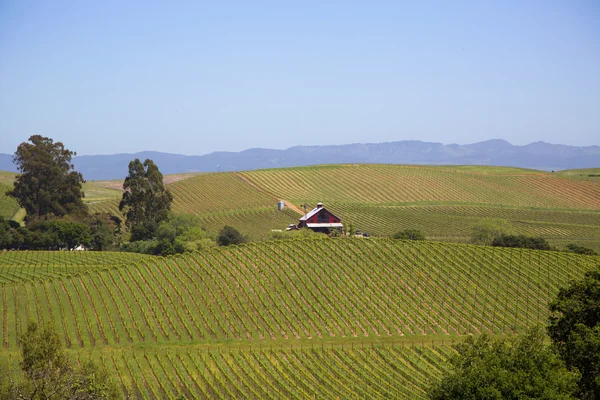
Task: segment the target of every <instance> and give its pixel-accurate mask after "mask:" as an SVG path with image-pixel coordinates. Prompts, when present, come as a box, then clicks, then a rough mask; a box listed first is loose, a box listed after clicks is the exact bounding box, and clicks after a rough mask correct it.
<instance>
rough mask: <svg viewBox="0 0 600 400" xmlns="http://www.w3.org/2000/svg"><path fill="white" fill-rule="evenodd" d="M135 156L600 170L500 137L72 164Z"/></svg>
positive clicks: (599, 155)
mask: <svg viewBox="0 0 600 400" xmlns="http://www.w3.org/2000/svg"><path fill="white" fill-rule="evenodd" d="M73 150H76V149H73ZM134 158H139V159H141V160H144V159H146V158H151V159H152V160H154V162H155V163H156V164H157V165H158V166H159V168H160V170H161V172H162V173H163V174H175V173H184V172H215V171H239V170H252V169H261V168H279V167H295V166H304V165H313V164H338V163H374V164H377V163H382V164H383V163H385V164H434V165H496V166H512V167H521V168H532V169H540V170H547V171H551V170H555V171H557V170H563V169H573V168H594V167H600V146H585V147H576V146H566V145H558V144H549V143H545V142H535V143H531V144H528V145H525V146H515V145H512V144H510V143H509V142H507V141H505V140H500V139H493V140H487V141H484V142H478V143H473V144H467V145H459V144H448V145H446V144H442V143H432V142H422V141H417V140H408V141H398V142H389V143H365V144H360V143H355V144H347V145H334V146H295V147H290V148H288V149H285V150H273V149H248V150H244V151H241V152H214V153H210V154H206V155H202V156H185V155H180V154H169V153H161V152H154V151H144V152H140V153H135V154H114V155H95V156H78V157H74V158H73V163H74V164H75V168H76V169H77V170H78V171H79V172H81V173H82V174H83V176H84V178H85V179H86V180H104V179H123V178H124V177H125V176H126V175H127V165H128V163H129V161H131V160H133V159H134ZM0 170H4V171H16V168H15V165H14V164H13V162H12V155H11V154H0Z"/></svg>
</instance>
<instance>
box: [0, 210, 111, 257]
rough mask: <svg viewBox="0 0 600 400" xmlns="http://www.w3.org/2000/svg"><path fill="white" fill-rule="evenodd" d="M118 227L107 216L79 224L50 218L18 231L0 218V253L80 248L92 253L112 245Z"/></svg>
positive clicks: (10, 222) (97, 215)
mask: <svg viewBox="0 0 600 400" xmlns="http://www.w3.org/2000/svg"><path fill="white" fill-rule="evenodd" d="M118 230H119V224H118V223H117V222H115V221H114V220H113V219H111V217H110V216H109V215H107V214H95V215H93V216H90V217H88V218H86V219H85V220H83V222H79V221H73V220H69V219H65V218H62V219H57V218H52V219H48V220H44V221H34V222H31V223H30V224H29V225H28V226H27V227H22V226H20V225H19V224H18V223H16V222H15V221H6V220H4V219H3V218H2V217H0V249H32V250H56V249H65V248H66V249H73V248H74V247H76V246H78V245H80V244H83V245H85V246H86V247H92V248H93V249H95V250H106V249H107V248H109V247H111V246H113V245H114V240H115V232H117V231H118Z"/></svg>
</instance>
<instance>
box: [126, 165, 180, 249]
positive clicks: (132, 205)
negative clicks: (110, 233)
mask: <svg viewBox="0 0 600 400" xmlns="http://www.w3.org/2000/svg"><path fill="white" fill-rule="evenodd" d="M172 201H173V196H172V195H171V193H170V192H169V191H168V190H166V189H165V188H164V185H163V176H162V174H161V173H160V171H159V170H158V167H157V166H156V165H155V164H154V162H153V161H152V160H150V159H146V160H145V161H144V163H143V164H142V162H141V161H140V160H139V159H137V158H136V159H135V160H134V161H131V162H130V163H129V175H128V176H127V177H126V178H125V182H123V197H122V199H121V202H120V203H119V211H121V212H124V215H125V219H126V224H127V227H128V228H129V229H130V230H131V240H132V241H136V240H144V239H152V238H153V237H154V236H155V234H156V229H157V228H158V224H159V223H160V222H162V221H164V220H166V219H167V216H168V212H169V210H170V209H171V202H172Z"/></svg>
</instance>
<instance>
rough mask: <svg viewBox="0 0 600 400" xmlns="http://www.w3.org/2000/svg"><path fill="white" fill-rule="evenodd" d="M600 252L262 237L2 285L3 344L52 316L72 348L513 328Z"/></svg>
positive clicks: (538, 316) (534, 316)
mask: <svg viewBox="0 0 600 400" xmlns="http://www.w3.org/2000/svg"><path fill="white" fill-rule="evenodd" d="M599 262H600V258H599V257H591V256H579V255H575V254H569V253H560V252H550V251H531V250H522V249H503V248H493V247H486V246H469V245H453V244H444V243H434V242H423V243H416V242H403V241H394V240H382V239H377V240H374V239H371V240H360V239H338V240H333V239H324V240H306V241H285V242H263V243H258V244H251V245H246V246H239V247H234V248H219V249H216V250H213V251H209V252H204V253H200V252H197V253H191V254H186V255H183V256H176V257H169V258H147V259H142V260H140V261H138V262H137V263H136V264H130V265H127V266H123V267H119V268H111V269H105V270H102V271H95V272H89V273H83V274H79V275H73V276H71V277H64V276H61V277H58V278H54V279H46V280H43V281H35V282H32V281H26V282H20V283H13V284H5V285H3V286H2V287H0V290H1V291H2V293H0V310H2V312H1V313H0V315H1V321H2V323H1V326H3V331H2V343H3V344H4V346H5V347H14V346H16V345H17V337H18V333H19V332H20V331H21V330H22V329H23V327H24V326H26V323H27V320H29V319H33V320H37V321H40V322H41V321H52V323H54V324H55V326H57V329H58V331H59V333H60V335H61V336H62V337H63V339H64V341H65V343H67V345H68V346H70V347H76V348H78V347H86V346H89V345H94V344H99V345H101V344H116V343H132V342H139V341H146V342H161V343H162V342H182V341H190V340H192V341H196V340H214V339H227V340H232V339H233V340H236V341H244V342H245V341H253V340H259V341H262V340H265V341H268V340H279V339H283V340H286V339H294V338H296V339H300V338H303V339H304V338H312V337H325V338H334V337H335V338H340V337H387V336H394V335H423V334H445V333H448V334H468V333H479V332H494V333H501V332H504V333H512V332H515V331H517V332H519V331H521V330H522V329H524V328H525V327H528V326H530V325H532V324H535V323H537V322H539V321H543V320H545V318H546V317H547V304H548V301H549V300H550V299H551V298H552V297H553V296H554V295H555V294H556V292H557V291H558V289H559V288H560V287H561V286H564V285H565V284H566V283H567V282H568V281H569V280H570V279H574V278H578V277H581V276H582V274H583V273H584V272H585V271H586V270H588V269H590V268H593V267H594V266H595V265H597V264H598V263H599Z"/></svg>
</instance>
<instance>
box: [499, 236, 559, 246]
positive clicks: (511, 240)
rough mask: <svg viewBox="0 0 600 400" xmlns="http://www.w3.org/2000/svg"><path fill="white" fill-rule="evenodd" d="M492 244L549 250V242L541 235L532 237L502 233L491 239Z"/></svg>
mask: <svg viewBox="0 0 600 400" xmlns="http://www.w3.org/2000/svg"><path fill="white" fill-rule="evenodd" d="M492 246H499V247H519V248H521V249H533V250H550V244H548V242H547V241H546V239H544V238H541V237H532V236H525V235H506V234H502V235H500V236H498V237H496V238H494V240H493V241H492Z"/></svg>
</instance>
